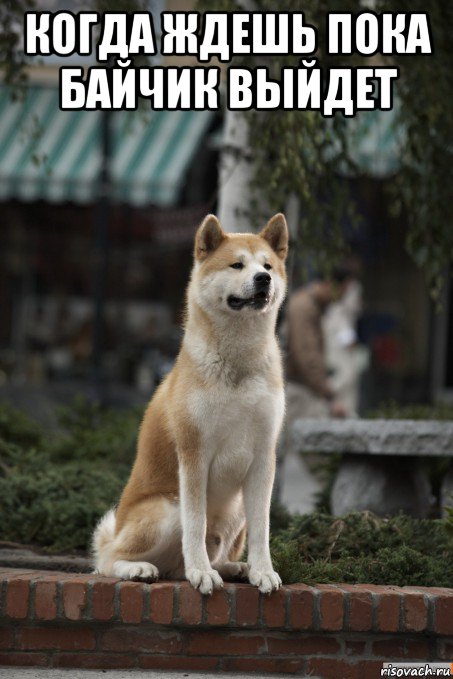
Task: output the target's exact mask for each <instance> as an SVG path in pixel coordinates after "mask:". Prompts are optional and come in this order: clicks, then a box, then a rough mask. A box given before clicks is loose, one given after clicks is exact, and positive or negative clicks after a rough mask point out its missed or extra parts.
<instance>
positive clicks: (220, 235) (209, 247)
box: [194, 215, 227, 262]
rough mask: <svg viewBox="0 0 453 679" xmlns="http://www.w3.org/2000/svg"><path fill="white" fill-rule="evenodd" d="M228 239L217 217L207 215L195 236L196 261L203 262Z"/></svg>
mask: <svg viewBox="0 0 453 679" xmlns="http://www.w3.org/2000/svg"><path fill="white" fill-rule="evenodd" d="M225 238H227V235H226V233H225V231H224V230H223V229H222V227H221V226H220V222H219V220H218V219H217V217H216V216H215V215H207V216H206V217H205V218H204V219H203V222H202V223H201V226H200V227H199V228H198V231H197V235H196V236H195V253H194V254H195V259H197V260H198V261H200V262H201V261H203V260H204V259H206V257H207V256H208V255H210V254H211V252H214V250H217V248H218V247H219V245H220V244H221V243H222V242H223V241H224V240H225Z"/></svg>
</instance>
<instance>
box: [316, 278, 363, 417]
mask: <svg viewBox="0 0 453 679" xmlns="http://www.w3.org/2000/svg"><path fill="white" fill-rule="evenodd" d="M362 308H363V301H362V286H361V284H360V282H359V281H358V280H357V279H353V278H351V279H350V280H349V281H348V282H347V286H346V289H345V291H344V294H343V295H342V297H341V298H340V299H338V300H337V301H335V302H333V303H332V304H331V305H330V306H329V307H328V309H327V311H326V313H325V315H324V318H323V331H324V341H325V353H326V364H327V371H328V374H329V384H330V386H331V388H332V390H333V392H334V393H335V396H336V398H337V399H338V400H339V401H340V402H341V403H342V404H343V406H344V408H345V410H346V415H347V417H356V416H357V414H358V410H359V388H360V377H361V375H362V373H363V372H364V370H365V369H366V367H367V365H368V361H369V358H368V351H367V349H366V347H365V346H364V345H362V344H360V342H359V341H358V335H357V323H358V318H359V316H360V314H361V313H362Z"/></svg>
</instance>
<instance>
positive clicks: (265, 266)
mask: <svg viewBox="0 0 453 679" xmlns="http://www.w3.org/2000/svg"><path fill="white" fill-rule="evenodd" d="M264 268H265V269H266V271H270V270H271V269H272V266H271V265H270V264H264Z"/></svg>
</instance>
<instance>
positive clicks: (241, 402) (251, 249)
mask: <svg viewBox="0 0 453 679" xmlns="http://www.w3.org/2000/svg"><path fill="white" fill-rule="evenodd" d="M287 248H288V232H287V227H286V222H285V218H284V217H283V215H276V216H275V217H273V219H272V220H270V222H269V223H268V225H267V226H266V227H265V229H264V230H263V231H262V232H261V233H260V235H253V234H226V233H225V232H224V231H223V230H222V228H221V226H220V224H219V222H218V220H217V219H216V218H215V217H214V216H212V215H208V217H206V219H205V220H204V222H203V224H202V225H201V226H200V228H199V230H198V232H197V235H196V239H195V251H194V260H195V261H194V268H193V271H192V277H191V281H190V284H189V287H188V291H187V314H186V323H185V335H184V340H183V343H182V347H181V351H180V353H179V355H178V358H177V360H176V363H175V366H174V368H173V370H172V371H171V373H170V374H169V375H168V377H167V378H166V379H165V380H164V382H163V383H162V384H161V385H160V387H159V388H158V389H157V391H156V393H155V394H154V396H153V398H152V400H151V402H150V404H149V406H148V408H147V410H146V412H145V416H144V419H143V422H142V425H141V428H140V435H139V441H138V450H137V457H136V460H135V464H134V466H133V469H132V473H131V476H130V478H129V481H128V483H127V485H126V488H125V489H124V492H123V494H122V497H121V500H120V503H119V506H118V508H117V509H116V511H114V510H111V511H110V512H109V513H108V514H106V516H104V518H103V519H102V520H101V522H100V523H99V525H98V527H97V529H96V531H95V535H94V540H93V546H94V554H95V561H96V568H97V570H98V571H99V572H100V573H103V574H105V575H114V576H117V577H123V578H128V579H148V580H149V579H156V578H157V577H158V575H159V573H160V574H161V575H162V576H165V577H172V578H177V577H183V576H184V575H185V577H187V578H188V580H190V582H191V583H192V585H193V586H194V587H197V588H198V589H200V591H201V592H203V593H211V592H212V590H213V588H217V587H220V586H221V585H222V577H226V578H228V577H234V576H241V575H242V576H248V578H249V580H250V582H252V584H256V585H257V586H258V587H259V588H260V589H261V591H263V592H270V591H272V589H276V588H278V587H279V585H280V584H281V581H280V578H279V577H278V575H277V574H276V573H275V572H274V571H273V569H272V564H271V560H270V555H269V546H268V538H269V505H270V497H271V490H272V484H273V478H274V467H275V446H276V441H277V436H278V433H279V430H280V427H281V422H282V418H283V410H284V397H283V379H282V369H281V360H280V354H279V349H278V346H277V341H276V338H275V323H276V317H277V312H278V308H279V306H280V305H281V302H282V301H283V297H284V294H285V289H286V274H285V266H284V262H285V258H286V254H287ZM238 261H240V262H242V263H243V265H244V266H243V268H242V270H240V271H239V270H235V269H234V268H233V267H232V266H231V265H232V264H233V263H235V262H238ZM270 267H271V268H270ZM265 270H269V273H270V275H271V279H272V280H271V283H270V292H269V295H268V298H266V302H265V305H264V307H263V308H252V307H251V306H250V307H244V308H241V310H234V309H232V308H231V307H230V306H229V303H228V299H229V296H231V295H236V297H239V298H241V299H249V297H250V298H251V292H250V291H251V290H252V287H251V286H252V285H254V280H255V279H254V276H255V275H256V274H257V272H262V271H265ZM246 519H247V528H248V535H249V547H248V554H249V557H248V565H247V564H243V563H241V562H240V561H239V559H240V557H241V554H242V552H243V549H244V543H245V534H246V531H245V525H246Z"/></svg>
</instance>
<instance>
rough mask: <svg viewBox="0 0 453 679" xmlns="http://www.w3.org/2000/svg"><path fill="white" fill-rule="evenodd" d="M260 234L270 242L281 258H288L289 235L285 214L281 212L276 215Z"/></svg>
mask: <svg viewBox="0 0 453 679" xmlns="http://www.w3.org/2000/svg"><path fill="white" fill-rule="evenodd" d="M260 236H261V238H264V240H265V241H267V242H268V243H269V245H270V246H271V248H272V250H274V252H275V253H276V254H277V255H278V257H280V259H283V260H284V259H286V255H287V254H288V240H289V235H288V225H287V224H286V219H285V215H283V214H282V213H281V212H279V213H278V214H276V215H274V216H273V217H272V219H270V220H269V221H268V223H267V224H266V226H265V227H264V229H263V230H262V231H261V233H260Z"/></svg>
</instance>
